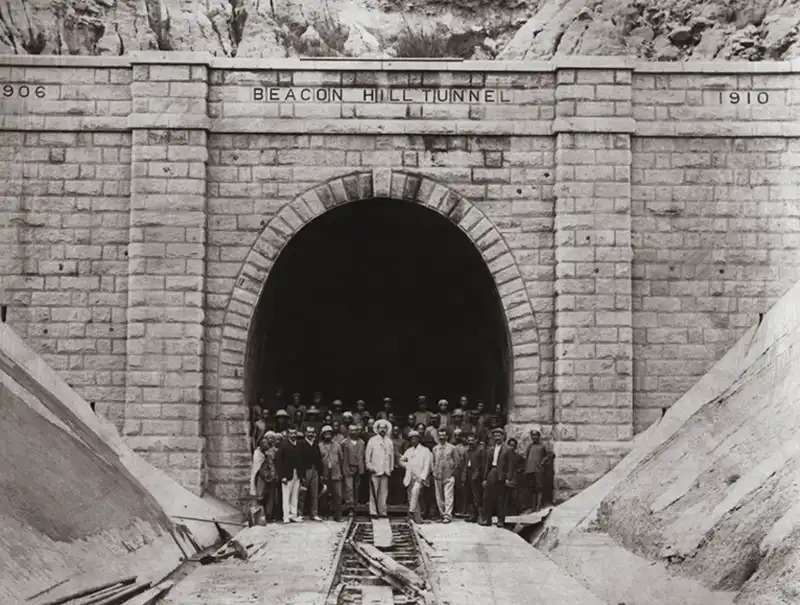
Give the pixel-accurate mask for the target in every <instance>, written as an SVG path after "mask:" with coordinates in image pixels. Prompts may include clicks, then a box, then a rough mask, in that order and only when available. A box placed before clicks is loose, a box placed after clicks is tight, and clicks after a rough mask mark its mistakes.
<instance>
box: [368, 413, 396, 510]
mask: <svg viewBox="0 0 800 605" xmlns="http://www.w3.org/2000/svg"><path fill="white" fill-rule="evenodd" d="M374 430H375V435H373V436H372V437H371V438H370V440H369V442H367V447H366V452H365V465H366V467H367V471H369V473H370V491H369V514H370V516H372V517H387V516H388V515H387V511H386V498H387V497H388V495H389V477H391V475H392V470H393V469H394V443H393V442H392V439H391V437H389V432H390V431H391V430H392V425H391V424H390V423H389V421H388V420H378V421H376V422H375V426H374Z"/></svg>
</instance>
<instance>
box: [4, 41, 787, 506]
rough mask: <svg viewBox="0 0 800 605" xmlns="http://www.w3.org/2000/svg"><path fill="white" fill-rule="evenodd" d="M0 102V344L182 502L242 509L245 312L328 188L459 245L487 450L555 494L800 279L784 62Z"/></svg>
mask: <svg viewBox="0 0 800 605" xmlns="http://www.w3.org/2000/svg"><path fill="white" fill-rule="evenodd" d="M0 81H2V82H0V129H2V130H3V136H2V140H0V175H2V179H3V181H4V182H5V183H7V184H8V186H7V187H6V190H5V191H4V192H3V194H2V196H0V304H2V305H6V306H7V307H8V321H9V323H11V325H12V326H13V327H14V328H15V329H16V330H17V331H18V332H20V333H21V334H22V335H23V336H24V337H25V338H26V341H27V342H28V343H30V344H31V345H32V346H33V347H35V348H36V349H37V350H38V351H39V352H41V353H42V354H43V355H44V356H45V358H46V359H47V361H48V362H49V363H50V364H52V365H53V367H55V368H56V369H58V370H59V371H61V372H62V373H63V375H64V376H65V377H66V378H67V380H68V381H70V383H71V384H73V386H75V387H76V388H78V390H79V391H80V392H81V393H82V394H83V395H84V396H85V397H86V399H87V400H89V401H94V402H97V409H98V411H99V412H101V413H103V414H105V415H108V416H110V417H111V418H113V419H114V420H115V421H116V422H117V424H118V426H119V427H120V429H121V430H122V431H123V432H124V434H126V435H127V436H128V437H129V438H130V439H131V441H132V443H134V444H135V446H136V448H137V449H138V450H139V451H142V452H143V453H144V454H145V456H146V457H148V458H149V459H151V461H152V462H153V463H154V464H157V465H159V466H161V467H163V468H165V469H167V470H169V471H170V472H171V473H173V474H174V475H175V477H176V478H178V479H179V480H180V481H181V482H182V483H183V484H184V485H186V486H187V487H189V488H191V489H193V490H194V491H195V492H198V493H199V492H201V491H203V490H204V489H210V490H211V491H212V492H213V493H215V494H217V495H219V496H221V497H224V498H226V499H229V500H236V499H238V498H239V497H240V496H241V495H242V493H243V491H242V490H243V488H244V486H245V484H246V479H247V469H248V467H249V450H248V446H247V441H246V431H247V418H246V412H247V410H246V404H247V401H246V395H245V390H244V383H245V379H246V376H245V373H246V363H245V359H246V352H247V346H246V342H247V337H248V333H249V330H250V329H251V327H252V325H251V319H252V311H253V309H254V306H255V304H256V302H257V300H258V294H259V292H260V289H261V287H262V286H263V283H264V282H265V280H266V279H267V276H268V274H269V268H270V267H271V263H272V261H273V260H274V258H275V255H276V254H277V252H278V251H279V250H280V248H281V246H282V245H283V244H284V243H285V241H286V240H287V239H288V238H289V237H290V236H291V234H292V233H294V232H296V231H297V230H298V229H299V228H301V227H302V225H304V224H305V223H306V222H307V221H308V220H310V219H311V218H313V217H314V216H316V215H318V214H319V212H323V211H325V210H327V209H328V208H329V207H333V206H335V205H337V204H339V203H344V202H346V201H349V200H351V199H355V198H354V197H353V195H355V194H354V193H352V192H351V191H350V190H349V189H348V188H349V187H351V184H349V183H351V181H352V182H355V183H356V185H354V186H355V187H357V188H358V187H362V186H366V183H367V182H369V187H370V188H371V189H370V191H371V192H373V193H374V192H375V191H379V190H380V191H383V193H384V194H386V195H389V196H392V197H401V198H403V199H409V200H413V201H417V202H420V203H425V204H428V205H430V206H432V207H433V209H434V210H436V211H438V212H440V213H442V214H445V215H446V216H448V218H450V220H451V221H453V223H454V224H455V225H457V226H459V227H460V228H461V229H462V230H464V231H465V233H468V234H469V233H470V230H471V229H473V230H474V229H477V232H476V233H474V234H473V235H474V238H473V241H475V244H476V246H477V247H478V248H479V249H481V250H482V253H484V256H485V258H486V260H487V263H488V264H489V266H490V267H492V268H493V271H494V275H495V281H496V284H497V287H498V290H499V292H500V295H501V297H503V298H504V306H505V309H506V317H507V320H508V323H509V333H510V334H511V335H512V342H513V347H512V349H513V350H512V359H513V362H512V364H513V375H512V377H511V378H512V381H513V388H512V389H511V391H512V400H511V401H510V402H509V403H510V405H509V420H510V422H511V432H512V433H514V434H516V435H523V434H524V432H525V431H526V427H527V426H529V425H530V423H533V422H536V423H540V424H543V425H544V426H545V430H546V432H547V433H548V434H549V435H551V436H552V438H553V439H554V440H555V441H556V443H557V450H558V452H559V457H558V459H557V489H558V493H559V496H560V497H565V496H567V495H569V494H570V493H574V492H575V491H576V490H579V489H581V488H583V487H585V486H586V485H587V484H589V483H591V481H593V480H594V479H595V478H596V477H597V476H599V475H600V474H602V473H603V472H605V470H607V468H608V467H609V465H613V464H614V463H615V461H616V460H618V459H619V457H620V456H621V455H622V453H623V452H624V451H625V448H626V447H627V446H626V443H627V442H628V441H629V440H630V438H631V437H632V436H633V434H634V433H635V432H638V431H640V430H642V429H643V428H645V427H646V426H647V425H648V424H649V423H650V422H652V421H653V420H656V419H657V418H658V417H660V415H661V414H662V411H663V409H664V408H667V407H669V405H671V404H672V403H673V402H674V401H675V400H676V399H677V398H678V397H679V396H680V395H681V394H682V393H683V392H684V391H685V390H686V389H687V388H688V387H689V386H691V384H693V382H695V381H696V380H697V378H698V377H699V376H700V375H702V373H703V372H704V371H705V370H706V369H707V368H708V367H710V365H712V364H713V362H714V361H715V360H716V359H718V358H719V357H720V356H721V355H722V354H723V353H724V352H725V350H727V348H728V347H730V346H731V345H732V344H733V343H734V342H736V340H737V338H738V337H739V336H740V335H741V333H742V331H743V330H744V329H745V328H746V327H748V326H749V325H752V324H753V323H754V322H755V321H757V318H758V314H759V313H763V312H766V311H767V310H768V309H769V307H770V306H771V305H772V303H773V302H774V301H775V300H776V299H777V297H779V296H780V295H781V294H782V293H783V292H785V291H786V290H787V289H788V288H789V287H790V286H791V285H792V284H793V283H794V282H795V281H796V280H797V279H798V273H800V272H799V271H798V265H800V245H799V244H800V239H798V236H797V233H798V227H800V223H798V221H800V214H798V208H799V207H800V204H798V197H799V196H798V185H799V184H800V177H798V174H800V170H798V162H800V160H799V159H798V158H800V152H799V151H800V143H798V139H799V137H800V110H799V109H798V108H800V92H799V90H798V89H800V68H799V65H798V64H797V62H795V63H766V62H765V63H746V64H743V63H736V64H734V63H714V64H704V63H688V64H643V63H637V62H631V61H627V60H624V59H611V58H608V59H606V58H574V57H572V58H565V59H563V60H557V61H552V62H542V63H537V62H524V63H522V62H520V63H517V62H441V61H405V62H403V61H390V62H382V61H305V60H302V61H300V60H280V61H276V60H250V59H242V60H237V59H221V58H212V57H208V56H206V55H203V54H196V53H139V54H134V55H132V56H130V57H115V58H105V57H103V58H85V57H22V56H19V57H18V56H14V57H2V58H0ZM359 175H360V176H359ZM348 179H350V180H348ZM353 179H355V181H353ZM424 183H430V185H427V184H426V185H423V184H424ZM420 187H422V189H420ZM426 188H427V189H426ZM434 189H435V192H434ZM359 191H361V190H360V189H359ZM420 191H422V193H420ZM362 193H363V192H362ZM359 195H360V194H359ZM309 196H311V197H310V198H309ZM420 196H422V197H420ZM425 196H427V197H425ZM437 196H439V197H437ZM423 198H424V199H423ZM315 200H316V201H315ZM432 200H433V201H432ZM484 228H485V230H484ZM489 234H491V236H489ZM481 238H484V239H481ZM481 246H485V248H481ZM487 254H488V256H487Z"/></svg>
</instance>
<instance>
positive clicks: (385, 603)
mask: <svg viewBox="0 0 800 605" xmlns="http://www.w3.org/2000/svg"><path fill="white" fill-rule="evenodd" d="M361 603H362V605H394V598H393V597H392V587H391V586H386V585H385V584H384V585H382V586H379V585H377V584H373V585H370V584H364V585H362V586H361Z"/></svg>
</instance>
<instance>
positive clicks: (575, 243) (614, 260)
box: [554, 69, 633, 497]
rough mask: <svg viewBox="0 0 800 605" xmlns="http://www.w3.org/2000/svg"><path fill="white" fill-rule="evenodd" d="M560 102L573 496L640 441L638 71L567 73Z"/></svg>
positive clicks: (558, 366) (560, 418)
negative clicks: (636, 377)
mask: <svg viewBox="0 0 800 605" xmlns="http://www.w3.org/2000/svg"><path fill="white" fill-rule="evenodd" d="M556 98H557V106H556V114H557V118H556V122H555V125H554V126H555V128H554V129H555V134H556V137H557V139H556V166H557V167H556V186H555V194H556V198H557V201H556V217H555V249H556V284H555V292H556V319H555V421H556V431H555V434H556V439H558V440H559V441H560V443H559V444H558V450H559V451H558V453H559V456H558V458H557V466H556V476H557V484H556V490H557V493H559V494H561V496H562V497H563V496H564V495H569V494H570V493H572V492H574V491H576V490H579V489H582V488H583V487H585V486H586V485H588V484H590V483H592V482H593V481H594V480H596V479H597V478H598V477H600V476H601V475H602V474H603V473H605V472H606V471H607V470H609V468H610V467H611V466H613V464H615V463H616V460H618V458H619V456H618V455H616V454H615V455H613V456H612V455H611V452H612V451H613V452H618V450H619V449H620V448H619V446H618V445H615V443H614V442H619V441H626V440H630V439H631V438H632V436H633V395H632V393H633V376H632V366H633V345H632V311H631V263H632V250H631V187H630V170H631V141H630V132H631V131H632V126H633V124H632V120H631V119H630V115H631V72H630V71H629V70H624V69H580V70H573V69H561V70H559V72H558V80H557V88H556ZM604 444H605V445H604ZM589 445H591V447H587V446H589ZM604 449H608V450H609V456H603V455H601V454H602V450H604Z"/></svg>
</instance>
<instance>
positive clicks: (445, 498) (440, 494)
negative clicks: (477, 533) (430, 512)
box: [434, 477, 456, 519]
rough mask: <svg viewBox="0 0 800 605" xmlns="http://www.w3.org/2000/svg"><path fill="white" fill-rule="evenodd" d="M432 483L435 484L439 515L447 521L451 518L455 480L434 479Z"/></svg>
mask: <svg viewBox="0 0 800 605" xmlns="http://www.w3.org/2000/svg"><path fill="white" fill-rule="evenodd" d="M434 482H435V483H436V505H437V506H438V507H439V514H440V515H442V516H443V517H447V518H448V519H449V518H452V516H453V496H454V495H455V487H456V478H455V477H450V478H449V479H435V480H434Z"/></svg>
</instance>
